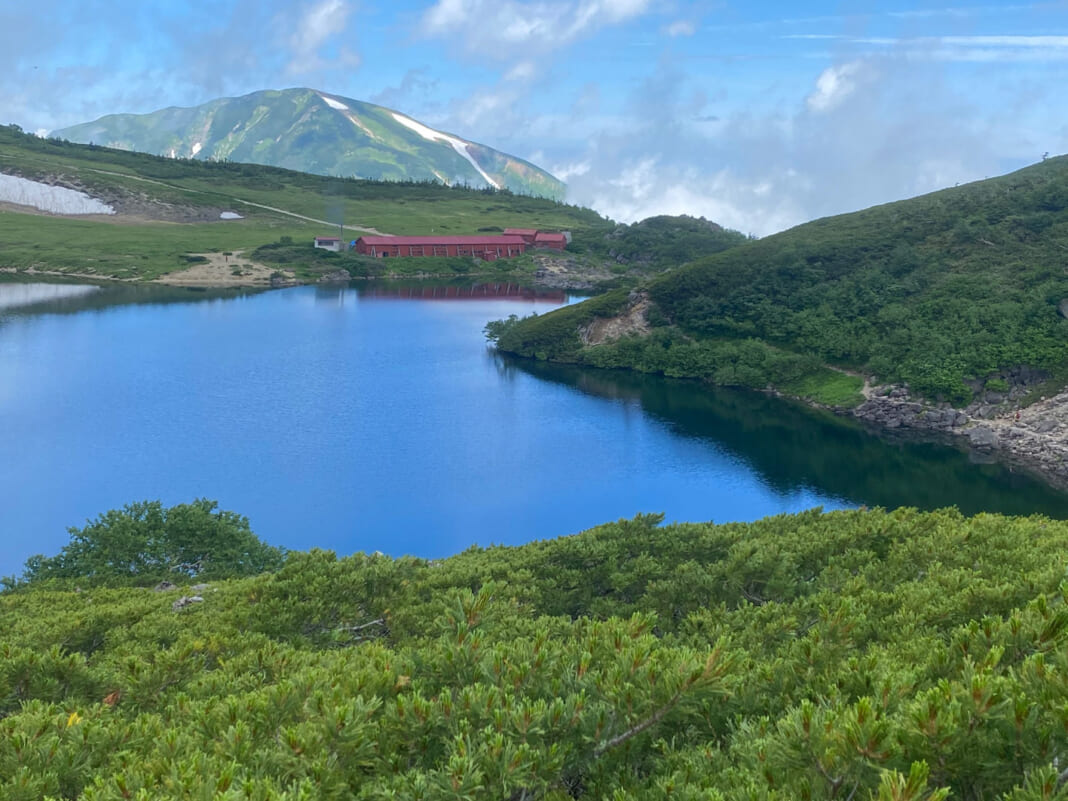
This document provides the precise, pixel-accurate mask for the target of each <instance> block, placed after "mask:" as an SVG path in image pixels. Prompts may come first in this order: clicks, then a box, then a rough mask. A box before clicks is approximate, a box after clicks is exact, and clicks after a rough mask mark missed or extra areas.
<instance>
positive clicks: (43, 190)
mask: <svg viewBox="0 0 1068 801" xmlns="http://www.w3.org/2000/svg"><path fill="white" fill-rule="evenodd" d="M0 200H2V201H4V202H6V203H15V204H17V205H19V206H33V208H35V209H40V210H41V211H47V212H51V213H52V214H114V213H115V209H113V208H112V207H111V206H109V205H108V204H107V203H103V202H101V201H99V200H97V199H96V198H92V197H89V195H87V194H85V192H79V191H77V190H75V189H67V188H65V187H62V186H49V185H48V184H42V183H39V182H37V181H30V180H28V179H26V178H19V177H18V176H15V175H4V174H3V173H0Z"/></svg>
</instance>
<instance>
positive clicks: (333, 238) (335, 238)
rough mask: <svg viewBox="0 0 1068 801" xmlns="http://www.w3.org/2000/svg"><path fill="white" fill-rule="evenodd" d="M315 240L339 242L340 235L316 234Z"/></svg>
mask: <svg viewBox="0 0 1068 801" xmlns="http://www.w3.org/2000/svg"><path fill="white" fill-rule="evenodd" d="M315 241H316V242H340V241H341V237H340V236H317V237H315Z"/></svg>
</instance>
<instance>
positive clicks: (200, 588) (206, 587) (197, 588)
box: [190, 584, 211, 592]
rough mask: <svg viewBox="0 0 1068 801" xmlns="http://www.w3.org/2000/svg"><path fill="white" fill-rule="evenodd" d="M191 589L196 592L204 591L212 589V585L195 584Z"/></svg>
mask: <svg viewBox="0 0 1068 801" xmlns="http://www.w3.org/2000/svg"><path fill="white" fill-rule="evenodd" d="M190 589H192V590H193V591H194V592H203V591H204V590H210V589H211V585H210V584H194V585H193V586H192V587H191V588H190Z"/></svg>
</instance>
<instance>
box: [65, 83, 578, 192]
mask: <svg viewBox="0 0 1068 801" xmlns="http://www.w3.org/2000/svg"><path fill="white" fill-rule="evenodd" d="M52 136H54V137H57V138H60V139H66V140H69V141H71V142H81V143H94V144H98V145H106V146H108V147H115V148H122V149H126V150H136V151H140V152H143V153H153V154H157V155H163V156H170V157H173V158H178V157H180V158H196V159H204V160H207V159H214V160H224V159H225V160H228V161H237V162H247V163H252V164H266V165H271V166H275V167H285V168H286V169H290V170H297V171H300V172H309V173H315V174H318V175H336V176H342V177H357V178H370V179H375V180H389V181H405V180H408V181H439V182H441V183H446V184H466V185H468V186H472V187H485V186H492V187H495V188H498V189H509V190H511V191H513V192H519V193H523V194H531V195H538V196H542V197H552V198H557V199H562V198H563V195H564V189H565V186H564V184H563V183H562V182H561V181H558V180H557V179H556V178H554V177H553V176H551V175H550V174H549V173H547V172H545V171H544V170H542V169H540V168H538V167H536V166H535V165H533V164H531V163H529V162H527V161H524V160H522V159H519V158H516V157H514V156H509V155H507V154H505V153H501V152H499V151H496V150H494V149H492V148H490V147H486V146H485V145H480V144H477V143H475V142H469V141H467V140H465V139H461V138H459V137H456V136H453V135H452V134H445V133H442V132H440V131H435V130H433V129H431V128H429V127H427V126H425V125H423V124H421V123H419V122H417V121H415V120H413V119H411V118H410V117H407V116H405V115H403V114H400V113H398V112H395V111H392V110H390V109H388V108H384V107H382V106H376V105H374V104H371V103H364V102H362V101H359V100H353V99H351V98H347V97H341V96H338V95H330V94H326V93H324V92H319V91H315V90H313V89H286V90H282V91H263V92H254V93H252V94H249V95H244V96H243V97H235V98H221V99H218V100H212V101H211V102H209V103H205V104H203V105H201V106H196V107H194V108H166V109H162V110H160V111H155V112H152V113H151V114H114V115H109V116H107V117H102V118H100V119H99V120H96V121H95V122H89V123H85V124H82V125H74V126H71V127H69V128H63V129H61V130H58V131H54V132H53V133H52Z"/></svg>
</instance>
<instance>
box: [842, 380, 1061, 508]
mask: <svg viewBox="0 0 1068 801" xmlns="http://www.w3.org/2000/svg"><path fill="white" fill-rule="evenodd" d="M841 413H844V414H847V415H849V416H851V417H854V418H856V419H858V420H860V421H862V422H864V423H865V424H867V425H869V426H871V427H873V428H875V429H877V430H880V431H883V432H895V431H902V430H908V431H913V432H916V433H918V434H921V435H934V438H936V439H939V440H943V441H945V440H947V439H948V441H950V442H953V443H954V444H955V445H957V446H959V447H963V448H964V449H965V450H967V451H969V452H971V453H973V454H975V455H976V456H978V457H986V458H987V459H995V460H997V461H999V462H1002V463H1004V464H1007V465H1011V466H1014V467H1019V468H1022V469H1024V470H1027V471H1028V472H1030V473H1033V474H1034V475H1036V476H1038V477H1040V478H1041V479H1042V480H1043V481H1045V482H1046V483H1048V484H1050V485H1051V486H1053V487H1055V488H1057V489H1059V490H1066V491H1068V390H1066V391H1062V392H1060V393H1058V394H1056V395H1053V396H1052V397H1049V398H1043V399H1041V400H1040V401H1038V402H1037V403H1034V404H1031V405H1030V406H1027V407H1024V408H1021V409H1012V408H1006V409H1005V410H1004V411H1001V412H999V413H997V414H994V415H992V416H984V417H978V416H975V415H972V414H969V413H968V412H967V411H964V410H960V409H952V408H948V407H946V408H942V407H936V406H931V405H928V404H925V403H921V402H917V401H914V400H912V398H911V397H910V396H909V394H908V391H907V390H905V389H904V388H900V387H894V388H890V387H883V388H881V389H880V390H878V391H876V392H872V393H868V397H867V399H866V400H865V401H864V403H862V404H860V405H859V406H857V407H855V408H853V409H849V410H842V411H841Z"/></svg>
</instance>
